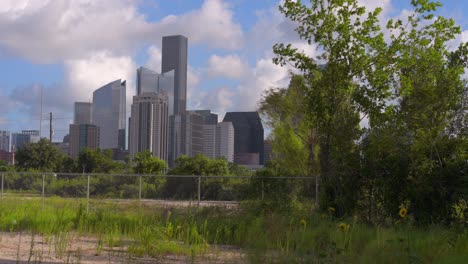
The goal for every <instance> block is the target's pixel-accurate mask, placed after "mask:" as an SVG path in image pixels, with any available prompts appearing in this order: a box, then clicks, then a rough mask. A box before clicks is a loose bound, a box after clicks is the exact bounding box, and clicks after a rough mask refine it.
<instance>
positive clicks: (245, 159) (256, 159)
mask: <svg viewBox="0 0 468 264" xmlns="http://www.w3.org/2000/svg"><path fill="white" fill-rule="evenodd" d="M223 122H232V125H233V126H234V162H235V163H237V164H242V165H263V154H264V153H263V152H264V146H263V125H262V121H261V119H260V116H259V114H258V112H228V113H226V115H225V116H224V119H223Z"/></svg>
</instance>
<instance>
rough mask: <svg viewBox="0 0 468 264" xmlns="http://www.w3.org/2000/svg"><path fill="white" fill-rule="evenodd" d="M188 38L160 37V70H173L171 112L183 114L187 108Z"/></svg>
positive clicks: (164, 71) (177, 36)
mask: <svg viewBox="0 0 468 264" xmlns="http://www.w3.org/2000/svg"><path fill="white" fill-rule="evenodd" d="M187 47H188V39H187V38H186V37H184V36H181V35H176V36H165V37H163V39H162V61H161V72H162V73H166V72H169V71H172V70H173V71H174V106H173V114H174V115H178V114H184V113H185V111H186V108H187V55H188V49H187Z"/></svg>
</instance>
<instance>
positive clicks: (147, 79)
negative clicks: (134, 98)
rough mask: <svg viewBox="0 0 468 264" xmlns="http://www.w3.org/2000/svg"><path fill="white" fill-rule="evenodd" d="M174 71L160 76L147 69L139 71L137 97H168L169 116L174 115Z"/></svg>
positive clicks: (143, 68)
mask: <svg viewBox="0 0 468 264" xmlns="http://www.w3.org/2000/svg"><path fill="white" fill-rule="evenodd" d="M174 72H175V71H174V70H171V71H168V72H165V73H163V74H159V73H157V72H155V71H153V70H150V69H148V68H145V67H140V68H139V69H137V95H141V94H143V93H158V94H159V93H164V95H166V96H167V97H168V104H169V115H173V114H174Z"/></svg>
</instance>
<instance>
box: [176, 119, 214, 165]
mask: <svg viewBox="0 0 468 264" xmlns="http://www.w3.org/2000/svg"><path fill="white" fill-rule="evenodd" d="M217 120H218V115H216V114H213V113H211V112H210V110H193V111H185V114H181V115H173V116H170V117H169V135H170V136H169V146H170V148H169V166H172V165H173V164H174V161H175V160H176V159H177V158H178V157H180V156H181V155H186V156H189V157H193V156H195V155H197V154H203V153H204V150H203V148H204V140H208V139H205V138H204V134H205V133H210V132H209V131H208V130H209V129H208V128H207V129H208V130H207V131H204V126H205V125H214V126H215V127H216V124H217ZM212 129H215V128H212ZM215 133H216V131H215V130H213V132H212V134H213V135H214V134H215ZM213 153H214V152H213ZM213 155H214V154H213Z"/></svg>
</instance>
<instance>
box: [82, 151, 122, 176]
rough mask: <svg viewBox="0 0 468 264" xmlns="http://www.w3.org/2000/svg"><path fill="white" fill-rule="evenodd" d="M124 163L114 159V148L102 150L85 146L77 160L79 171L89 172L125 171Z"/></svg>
mask: <svg viewBox="0 0 468 264" xmlns="http://www.w3.org/2000/svg"><path fill="white" fill-rule="evenodd" d="M123 167H124V166H123V164H121V163H119V162H115V161H113V160H112V150H105V151H102V150H101V149H98V150H93V149H90V148H84V149H83V150H82V151H81V152H80V154H79V156H78V161H77V169H78V171H79V172H87V173H119V172H122V171H123Z"/></svg>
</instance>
